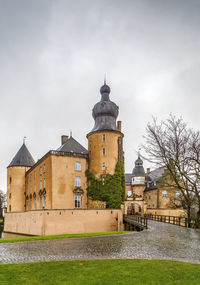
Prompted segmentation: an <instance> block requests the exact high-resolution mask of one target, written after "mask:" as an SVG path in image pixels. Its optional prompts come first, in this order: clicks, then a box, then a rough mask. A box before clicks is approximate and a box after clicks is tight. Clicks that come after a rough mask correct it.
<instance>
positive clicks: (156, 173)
mask: <svg viewBox="0 0 200 285" xmlns="http://www.w3.org/2000/svg"><path fill="white" fill-rule="evenodd" d="M143 170H144V169H143ZM164 170H165V167H164V166H161V167H159V168H157V169H155V170H152V171H151V172H150V173H149V174H147V173H146V174H145V182H146V183H147V182H149V183H150V184H149V186H150V187H151V186H152V187H154V186H155V185H154V184H152V183H153V182H154V181H156V182H158V181H159V180H160V179H161V177H162V175H163V173H164ZM133 176H137V175H134V174H133V173H132V174H131V173H125V182H126V184H130V183H131V179H132V177H133ZM139 176H143V175H141V174H140V175H139ZM151 184H152V185H151Z"/></svg>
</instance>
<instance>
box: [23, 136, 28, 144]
mask: <svg viewBox="0 0 200 285" xmlns="http://www.w3.org/2000/svg"><path fill="white" fill-rule="evenodd" d="M26 139H27V137H25V136H24V137H23V144H25V142H26Z"/></svg>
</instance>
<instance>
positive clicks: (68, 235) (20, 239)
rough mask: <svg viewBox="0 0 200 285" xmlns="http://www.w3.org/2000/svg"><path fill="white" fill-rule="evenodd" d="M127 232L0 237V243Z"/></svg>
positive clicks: (122, 232)
mask: <svg viewBox="0 0 200 285" xmlns="http://www.w3.org/2000/svg"><path fill="white" fill-rule="evenodd" d="M127 233H131V232H130V231H120V232H102V233H87V234H63V235H48V236H31V237H16V238H5V239H0V243H8V242H20V241H33V240H48V239H61V238H80V237H95V236H107V235H118V234H127Z"/></svg>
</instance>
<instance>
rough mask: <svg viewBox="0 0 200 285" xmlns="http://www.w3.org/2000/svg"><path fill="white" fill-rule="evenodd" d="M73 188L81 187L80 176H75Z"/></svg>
mask: <svg viewBox="0 0 200 285" xmlns="http://www.w3.org/2000/svg"><path fill="white" fill-rule="evenodd" d="M75 186H76V187H80V186H81V177H80V176H76V177H75Z"/></svg>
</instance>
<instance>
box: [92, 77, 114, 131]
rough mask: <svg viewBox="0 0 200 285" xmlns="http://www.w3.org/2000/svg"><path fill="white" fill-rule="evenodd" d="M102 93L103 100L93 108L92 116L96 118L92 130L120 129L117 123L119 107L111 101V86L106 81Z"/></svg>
mask: <svg viewBox="0 0 200 285" xmlns="http://www.w3.org/2000/svg"><path fill="white" fill-rule="evenodd" d="M100 93H101V101H99V102H98V103H96V104H95V105H94V108H93V110H92V116H93V118H94V120H95V125H94V128H93V129H92V132H95V131H103V130H113V131H119V130H118V129H117V124H116V119H117V116H118V113H119V107H118V106H117V105H116V104H115V103H114V102H112V101H110V98H109V94H110V87H109V86H108V85H106V82H105V83H104V85H103V86H102V87H101V88H100Z"/></svg>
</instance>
